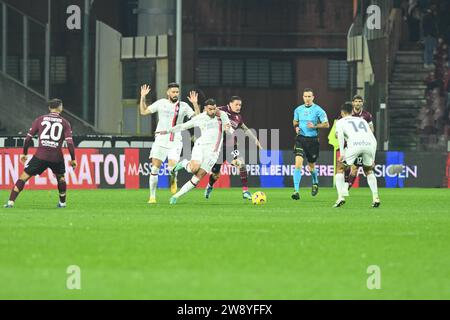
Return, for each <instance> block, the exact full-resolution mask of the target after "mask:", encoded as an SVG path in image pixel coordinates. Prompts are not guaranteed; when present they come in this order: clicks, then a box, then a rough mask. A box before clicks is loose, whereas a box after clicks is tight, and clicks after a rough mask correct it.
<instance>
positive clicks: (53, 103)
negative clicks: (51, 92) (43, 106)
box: [47, 99, 62, 110]
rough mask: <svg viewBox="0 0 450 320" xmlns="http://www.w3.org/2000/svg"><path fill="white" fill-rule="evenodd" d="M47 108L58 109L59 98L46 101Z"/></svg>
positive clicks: (60, 101)
mask: <svg viewBox="0 0 450 320" xmlns="http://www.w3.org/2000/svg"><path fill="white" fill-rule="evenodd" d="M47 105H48V108H49V109H53V110H54V109H58V108H59V107H60V106H61V105H62V100H61V99H52V100H49V101H48V102H47Z"/></svg>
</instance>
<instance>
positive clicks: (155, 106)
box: [147, 99, 165, 113]
mask: <svg viewBox="0 0 450 320" xmlns="http://www.w3.org/2000/svg"><path fill="white" fill-rule="evenodd" d="M164 102H165V99H159V100H158V101H155V102H153V103H152V104H151V105H150V106H148V108H147V111H150V112H151V113H156V112H159V109H160V108H161V107H162V106H163V105H164Z"/></svg>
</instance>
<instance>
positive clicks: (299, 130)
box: [292, 88, 330, 200]
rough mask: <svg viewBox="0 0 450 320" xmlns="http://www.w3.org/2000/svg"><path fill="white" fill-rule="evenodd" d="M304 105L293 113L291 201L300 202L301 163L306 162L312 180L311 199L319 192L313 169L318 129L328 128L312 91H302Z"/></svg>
mask: <svg viewBox="0 0 450 320" xmlns="http://www.w3.org/2000/svg"><path fill="white" fill-rule="evenodd" d="M303 100H304V102H305V104H303V105H301V106H299V107H297V108H296V109H295V111H294V128H295V133H296V134H297V137H296V139H295V146H294V154H295V170H294V189H295V190H294V193H293V194H292V199H294V200H300V193H299V191H300V181H301V179H302V175H301V169H302V166H303V161H304V159H305V158H306V159H307V160H308V166H309V172H311V178H312V191H311V194H312V196H313V197H315V196H316V195H317V193H318V192H319V178H318V176H317V170H316V168H315V165H316V161H317V159H318V157H319V148H320V144H319V137H318V136H319V129H325V128H329V127H330V125H329V123H328V118H327V114H326V113H325V111H324V110H323V109H322V108H321V107H320V106H318V105H317V104H315V103H314V92H313V90H312V89H309V88H307V89H305V90H303Z"/></svg>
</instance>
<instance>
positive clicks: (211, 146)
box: [167, 99, 233, 204]
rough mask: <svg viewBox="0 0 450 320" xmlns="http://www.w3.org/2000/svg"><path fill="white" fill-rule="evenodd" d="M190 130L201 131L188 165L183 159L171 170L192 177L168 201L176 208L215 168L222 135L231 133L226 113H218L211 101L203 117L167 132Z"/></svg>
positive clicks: (215, 105)
mask: <svg viewBox="0 0 450 320" xmlns="http://www.w3.org/2000/svg"><path fill="white" fill-rule="evenodd" d="M193 127H199V128H200V130H201V136H200V138H198V139H197V140H196V141H195V145H194V148H193V149H192V156H191V161H188V160H186V159H185V160H183V161H181V162H179V163H178V164H177V165H176V166H175V168H174V169H173V171H179V170H181V169H183V168H184V169H186V171H187V172H189V173H192V174H193V175H192V178H191V180H189V181H188V182H187V183H186V184H185V185H184V186H183V187H182V188H181V189H180V191H179V192H178V193H177V194H175V195H174V196H173V197H172V198H170V204H176V203H177V200H178V198H180V197H181V196H183V195H185V194H186V193H188V192H189V191H191V190H192V189H194V188H195V187H196V186H197V184H198V183H199V182H200V180H201V179H202V178H203V177H204V176H205V175H207V174H208V173H211V169H212V167H213V166H214V165H215V164H216V162H217V159H218V158H219V155H220V151H221V148H222V143H223V134H224V131H227V132H228V133H229V134H232V133H233V129H232V128H231V122H230V119H229V118H228V116H227V114H226V113H225V112H222V111H218V109H217V104H216V101H215V100H214V99H208V100H206V102H205V110H204V112H203V113H202V114H200V115H198V116H196V117H194V118H192V119H191V120H190V121H188V122H186V123H183V124H181V125H177V126H175V127H173V128H170V129H169V130H168V132H167V134H170V133H173V132H179V131H182V130H187V129H190V128H193Z"/></svg>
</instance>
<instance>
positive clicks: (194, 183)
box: [174, 176, 200, 198]
mask: <svg viewBox="0 0 450 320" xmlns="http://www.w3.org/2000/svg"><path fill="white" fill-rule="evenodd" d="M199 181H200V180H199V179H198V178H197V177H196V176H192V178H191V180H189V181H188V182H186V183H185V184H184V186H182V187H181V189H180V191H178V193H177V194H176V195H174V197H175V198H179V197H181V196H183V195H185V194H186V193H188V192H189V191H191V190H192V189H194V188H195V187H196V186H197V184H198V182H199Z"/></svg>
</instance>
